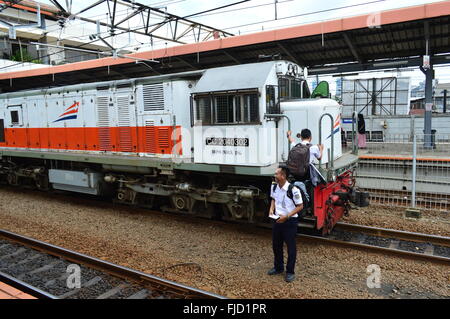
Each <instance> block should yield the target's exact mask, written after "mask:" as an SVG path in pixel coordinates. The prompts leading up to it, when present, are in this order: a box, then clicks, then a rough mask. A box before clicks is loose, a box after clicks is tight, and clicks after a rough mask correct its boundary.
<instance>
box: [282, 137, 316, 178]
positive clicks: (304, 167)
mask: <svg viewBox="0 0 450 319" xmlns="http://www.w3.org/2000/svg"><path fill="white" fill-rule="evenodd" d="M311 146H312V145H311V144H306V145H304V144H302V143H298V144H297V145H295V146H294V147H293V148H292V149H291V150H290V151H289V155H288V160H287V162H286V164H287V168H288V170H289V173H291V174H292V175H293V176H294V177H295V178H296V179H297V180H301V179H304V178H306V177H307V176H308V175H309V159H310V154H309V148H310V147H311Z"/></svg>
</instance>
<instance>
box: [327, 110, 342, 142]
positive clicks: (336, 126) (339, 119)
mask: <svg viewBox="0 0 450 319" xmlns="http://www.w3.org/2000/svg"><path fill="white" fill-rule="evenodd" d="M339 124H341V115H340V114H339V115H338V117H337V118H336V121H334V125H333V133H331V134H330V135H329V136H328V137H327V139H329V138H330V137H331V135H334V134H336V133H337V132H339V129H340V128H339Z"/></svg>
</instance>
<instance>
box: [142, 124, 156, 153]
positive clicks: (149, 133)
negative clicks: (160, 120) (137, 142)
mask: <svg viewBox="0 0 450 319" xmlns="http://www.w3.org/2000/svg"><path fill="white" fill-rule="evenodd" d="M144 145H145V152H146V153H152V154H155V153H156V131H155V122H154V121H145V143H144Z"/></svg>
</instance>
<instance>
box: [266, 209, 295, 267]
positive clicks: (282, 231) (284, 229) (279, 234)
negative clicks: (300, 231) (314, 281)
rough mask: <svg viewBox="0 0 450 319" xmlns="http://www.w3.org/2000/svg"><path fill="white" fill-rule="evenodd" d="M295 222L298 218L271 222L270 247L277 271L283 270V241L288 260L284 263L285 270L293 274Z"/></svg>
mask: <svg viewBox="0 0 450 319" xmlns="http://www.w3.org/2000/svg"><path fill="white" fill-rule="evenodd" d="M297 224H298V218H297V217H291V218H289V219H288V220H287V221H285V222H284V223H277V222H274V223H273V228H272V248H273V255H274V257H275V258H274V259H275V260H274V267H275V269H276V270H278V271H284V261H283V242H285V243H286V245H287V250H288V260H287V264H286V272H287V273H289V274H294V273H295V272H294V268H295V260H296V258H297V247H296V237H297Z"/></svg>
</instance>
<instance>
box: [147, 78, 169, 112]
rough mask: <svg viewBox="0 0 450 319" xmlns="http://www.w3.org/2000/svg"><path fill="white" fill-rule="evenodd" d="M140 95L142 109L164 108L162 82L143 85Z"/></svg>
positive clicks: (157, 109)
mask: <svg viewBox="0 0 450 319" xmlns="http://www.w3.org/2000/svg"><path fill="white" fill-rule="evenodd" d="M142 95H143V100H144V111H159V110H164V89H163V84H162V83H156V84H146V85H143V87H142Z"/></svg>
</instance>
